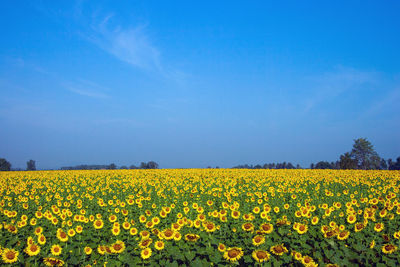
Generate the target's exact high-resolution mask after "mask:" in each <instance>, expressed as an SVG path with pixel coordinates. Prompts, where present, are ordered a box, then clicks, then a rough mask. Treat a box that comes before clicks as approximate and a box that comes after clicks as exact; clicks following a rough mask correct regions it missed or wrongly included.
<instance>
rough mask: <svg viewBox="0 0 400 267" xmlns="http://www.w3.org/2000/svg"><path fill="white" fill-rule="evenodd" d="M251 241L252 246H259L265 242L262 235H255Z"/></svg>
mask: <svg viewBox="0 0 400 267" xmlns="http://www.w3.org/2000/svg"><path fill="white" fill-rule="evenodd" d="M252 241H253V245H254V246H259V245H261V244H263V243H264V242H265V237H263V236H262V235H256V236H255V237H254V238H253V240H252Z"/></svg>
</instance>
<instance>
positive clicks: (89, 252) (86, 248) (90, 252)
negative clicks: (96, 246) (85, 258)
mask: <svg viewBox="0 0 400 267" xmlns="http://www.w3.org/2000/svg"><path fill="white" fill-rule="evenodd" d="M83 251H84V252H85V254H86V255H90V254H92V251H93V249H92V248H91V247H85V248H84V249H83Z"/></svg>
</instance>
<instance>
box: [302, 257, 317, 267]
mask: <svg viewBox="0 0 400 267" xmlns="http://www.w3.org/2000/svg"><path fill="white" fill-rule="evenodd" d="M301 263H303V265H304V266H311V265H312V264H313V263H315V262H314V260H313V259H312V258H311V257H310V256H304V257H302V258H301Z"/></svg>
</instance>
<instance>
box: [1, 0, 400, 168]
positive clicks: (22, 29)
mask: <svg viewBox="0 0 400 267" xmlns="http://www.w3.org/2000/svg"><path fill="white" fill-rule="evenodd" d="M0 6H1V10H2V15H1V16H0V22H1V23H0V25H1V26H0V27H1V36H0V40H1V42H0V93H1V97H0V125H1V127H0V140H1V141H0V158H6V159H7V160H8V161H10V162H11V163H12V166H13V167H14V168H15V167H20V168H25V167H26V162H27V161H28V160H29V159H33V160H35V161H36V167H37V168H38V169H45V168H59V167H61V166H72V165H78V164H110V163H115V164H116V165H118V166H121V165H127V166H129V165H131V164H135V165H139V164H140V162H142V161H145V162H147V161H151V160H153V161H156V162H157V163H159V165H160V167H161V168H179V167H182V168H188V167H193V168H200V167H202V168H204V167H207V166H213V167H215V166H219V167H232V166H235V165H238V164H245V163H248V164H258V163H259V164H263V163H269V162H283V161H286V162H288V161H290V162H292V163H293V164H297V163H298V164H300V165H302V166H303V167H308V166H309V165H310V163H311V162H316V161H319V160H326V161H335V160H337V159H338V158H339V156H340V154H342V153H344V152H346V151H350V150H351V147H352V144H353V140H354V139H356V138H359V137H366V138H367V139H368V140H369V141H371V143H372V144H373V145H374V147H375V150H376V151H377V152H378V153H379V155H380V156H381V157H383V158H385V159H387V158H397V157H398V156H400V138H399V137H400V104H399V102H400V49H399V47H400V27H399V25H400V17H399V15H398V12H399V10H400V2H399V1H387V2H382V1H362V2H357V1H311V2H303V1H289V2H285V3H283V2H280V1H278V2H276V3H275V4H266V3H265V1H249V2H246V1H199V2H194V1H124V2H120V1H64V2H60V1H50V0H49V1H31V2H26V1H2V2H1V3H0Z"/></svg>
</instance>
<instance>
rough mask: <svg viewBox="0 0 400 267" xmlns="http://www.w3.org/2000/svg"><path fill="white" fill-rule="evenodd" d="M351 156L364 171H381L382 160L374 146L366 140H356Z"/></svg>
mask: <svg viewBox="0 0 400 267" xmlns="http://www.w3.org/2000/svg"><path fill="white" fill-rule="evenodd" d="M350 154H351V156H352V158H353V159H355V160H356V162H357V167H358V168H359V169H362V170H370V169H379V166H380V162H381V159H380V157H379V155H378V153H376V151H375V150H374V146H373V145H372V144H371V142H369V141H368V140H367V139H366V138H359V139H356V140H354V144H353V149H352V150H351V153H350Z"/></svg>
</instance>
